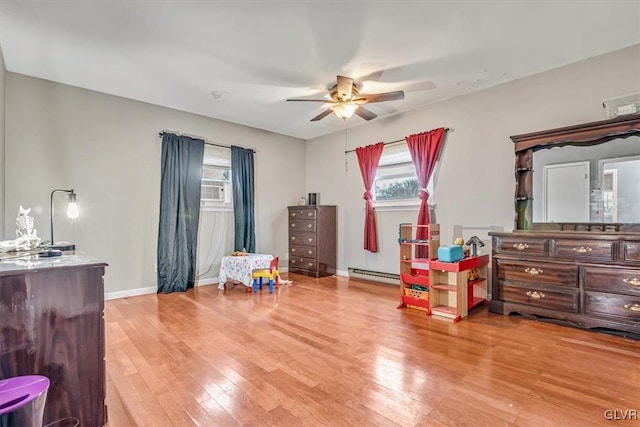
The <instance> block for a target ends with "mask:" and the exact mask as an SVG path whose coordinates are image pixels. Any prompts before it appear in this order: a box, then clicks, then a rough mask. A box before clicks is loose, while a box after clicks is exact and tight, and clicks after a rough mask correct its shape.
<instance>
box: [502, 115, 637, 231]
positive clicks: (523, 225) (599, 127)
mask: <svg viewBox="0 0 640 427" xmlns="http://www.w3.org/2000/svg"><path fill="white" fill-rule="evenodd" d="M632 135H640V114H629V115H624V116H620V117H616V118H614V119H609V120H601V121H597V122H590V123H583V124H579V125H574V126H567V127H562V128H556V129H550V130H544V131H540V132H533V133H527V134H522V135H515V136H512V137H511V140H512V141H513V143H514V148H515V155H516V161H515V171H514V173H515V179H516V188H515V194H514V205H515V219H514V229H515V230H536V231H600V232H621V231H622V232H640V224H636V223H634V224H628V223H596V222H587V223H579V222H559V223H542V222H538V223H534V222H533V221H532V218H533V172H534V171H533V153H534V152H536V151H538V150H543V149H547V148H552V147H563V146H565V145H573V146H589V145H597V144H602V143H606V142H607V141H611V140H612V139H618V138H628V137H630V136H632Z"/></svg>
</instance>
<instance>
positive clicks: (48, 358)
mask: <svg viewBox="0 0 640 427" xmlns="http://www.w3.org/2000/svg"><path fill="white" fill-rule="evenodd" d="M105 266H106V264H105V263H104V262H101V261H98V260H94V259H89V258H87V257H84V256H81V255H63V256H61V257H56V258H46V259H38V256H37V255H34V256H27V257H23V258H20V259H14V260H3V261H0V328H1V336H0V379H4V378H10V377H14V376H18V375H31V374H37V375H44V376H46V377H48V378H49V380H50V381H51V384H50V387H49V390H48V393H47V401H46V404H45V409H44V419H43V425H44V424H48V423H53V422H54V421H56V420H60V419H62V418H65V417H75V418H77V419H78V420H79V421H80V425H81V426H102V425H104V424H105V423H106V421H107V413H106V407H105V397H106V383H105V364H104V356H105V340H104V317H103V315H104V313H103V312H104V285H103V275H104V271H105ZM16 414H17V412H16ZM22 421H24V420H22ZM22 421H21V420H16V423H17V424H16V425H24V424H23V423H22ZM69 425H70V424H69Z"/></svg>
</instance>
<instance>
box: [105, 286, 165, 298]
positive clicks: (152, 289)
mask: <svg viewBox="0 0 640 427" xmlns="http://www.w3.org/2000/svg"><path fill="white" fill-rule="evenodd" d="M156 292H158V288H157V287H156V286H149V287H146V288H136V289H127V290H125V291H115V292H105V293H104V299H105V301H108V300H111V299H119V298H129V297H137V296H140V295H147V294H155V293H156Z"/></svg>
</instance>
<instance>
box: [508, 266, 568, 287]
mask: <svg viewBox="0 0 640 427" xmlns="http://www.w3.org/2000/svg"><path fill="white" fill-rule="evenodd" d="M497 265H498V279H502V280H513V281H520V282H531V283H541V284H547V285H555V286H564V287H577V286H578V267H576V266H575V265H561V264H548V263H544V262H537V261H516V260H502V259H500V260H498V261H497Z"/></svg>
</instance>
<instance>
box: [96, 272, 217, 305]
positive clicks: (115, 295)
mask: <svg viewBox="0 0 640 427" xmlns="http://www.w3.org/2000/svg"><path fill="white" fill-rule="evenodd" d="M217 283H218V278H217V277H210V278H208V279H203V280H196V284H195V285H196V286H205V285H215V284H217ZM157 292H158V288H157V287H156V286H148V287H146V288H135V289H127V290H124V291H115V292H105V294H104V300H105V301H108V300H112V299H119V298H129V297H137V296H140V295H148V294H155V293H157Z"/></svg>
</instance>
